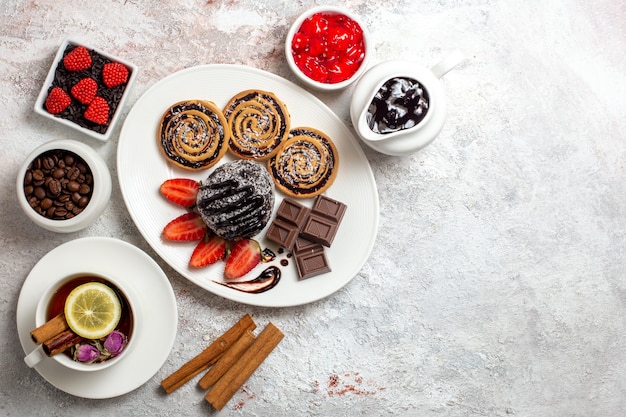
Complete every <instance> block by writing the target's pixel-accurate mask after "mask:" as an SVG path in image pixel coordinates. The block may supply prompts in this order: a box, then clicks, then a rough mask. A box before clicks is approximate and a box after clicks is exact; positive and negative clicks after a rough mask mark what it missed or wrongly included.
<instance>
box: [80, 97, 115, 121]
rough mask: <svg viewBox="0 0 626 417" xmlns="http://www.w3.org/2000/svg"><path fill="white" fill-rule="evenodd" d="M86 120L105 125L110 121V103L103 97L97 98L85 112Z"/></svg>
mask: <svg viewBox="0 0 626 417" xmlns="http://www.w3.org/2000/svg"><path fill="white" fill-rule="evenodd" d="M85 119H87V120H89V121H92V122H94V123H96V124H99V125H105V124H107V122H108V121H109V103H107V101H106V100H105V99H103V98H102V97H96V98H94V99H93V100H92V101H91V104H90V105H89V107H87V110H85Z"/></svg>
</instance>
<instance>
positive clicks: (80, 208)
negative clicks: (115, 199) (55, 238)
mask: <svg viewBox="0 0 626 417" xmlns="http://www.w3.org/2000/svg"><path fill="white" fill-rule="evenodd" d="M17 196H18V200H19V203H20V206H21V207H22V209H23V210H24V213H26V215H27V216H28V217H29V218H30V219H31V220H32V221H33V222H34V223H35V224H37V225H39V226H41V227H43V228H44V229H47V230H50V231H53V232H59V233H71V232H76V231H78V230H82V229H84V228H86V227H88V226H89V225H91V224H92V223H93V222H95V221H96V220H97V219H98V217H100V215H101V214H102V212H103V211H104V209H105V208H106V206H107V204H108V202H109V199H110V197H111V174H110V172H109V169H108V167H107V165H106V163H105V162H104V160H103V159H102V158H101V157H100V155H98V153H97V152H96V151H95V150H94V149H93V148H91V147H90V146H88V145H86V144H84V143H82V142H78V141H75V140H53V141H50V142H47V143H45V144H43V145H41V146H40V147H38V148H37V149H35V150H34V151H33V152H32V153H31V154H30V155H29V156H28V157H27V158H26V160H25V162H24V164H23V165H22V167H21V168H20V171H19V172H18V175H17Z"/></svg>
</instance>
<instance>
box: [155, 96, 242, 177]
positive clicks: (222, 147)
mask: <svg viewBox="0 0 626 417" xmlns="http://www.w3.org/2000/svg"><path fill="white" fill-rule="evenodd" d="M229 136H230V133H229V130H228V125H227V124H226V118H225V117H224V115H223V114H222V110H221V109H220V108H219V107H217V106H216V105H215V104H214V103H212V102H210V101H205V100H186V101H180V102H178V103H175V104H173V105H172V106H170V107H169V108H168V109H167V110H166V111H165V113H164V114H163V116H162V117H161V123H160V125H159V130H158V140H159V144H160V148H161V151H162V153H163V155H164V156H165V157H166V158H167V159H168V160H169V161H170V162H171V163H173V164H174V165H176V166H178V167H180V168H183V169H187V170H192V171H197V170H203V169H208V168H211V167H212V166H214V165H215V164H216V163H217V162H218V161H219V160H220V159H221V158H222V157H223V156H224V155H225V154H226V151H228V138H229Z"/></svg>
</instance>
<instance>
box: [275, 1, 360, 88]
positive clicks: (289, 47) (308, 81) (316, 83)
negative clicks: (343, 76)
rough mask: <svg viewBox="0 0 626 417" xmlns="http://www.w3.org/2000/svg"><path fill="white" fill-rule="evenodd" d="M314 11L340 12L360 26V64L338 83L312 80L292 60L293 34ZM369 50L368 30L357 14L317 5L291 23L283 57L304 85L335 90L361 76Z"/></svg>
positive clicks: (344, 86)
mask: <svg viewBox="0 0 626 417" xmlns="http://www.w3.org/2000/svg"><path fill="white" fill-rule="evenodd" d="M316 13H329V14H342V15H345V16H347V17H348V18H350V19H351V20H353V21H355V22H356V23H357V24H358V25H359V26H360V27H361V30H362V32H363V43H364V49H365V56H364V58H363V61H362V62H361V64H360V66H359V68H358V70H357V71H356V72H355V73H354V74H353V75H352V76H351V77H350V78H348V79H347V80H345V81H341V82H338V83H323V82H319V81H316V80H313V79H312V78H310V77H309V76H308V75H306V74H305V73H304V72H302V70H301V69H300V68H299V67H298V65H297V64H296V61H295V60H294V57H293V50H292V40H293V38H294V35H295V34H296V33H297V32H298V30H299V29H300V27H301V26H302V23H303V22H304V21H305V20H306V19H308V18H309V17H311V16H312V15H314V14H316ZM370 50H371V48H370V38H369V34H368V31H367V29H366V27H365V26H364V25H363V23H362V22H361V20H360V18H359V17H358V16H355V15H354V14H353V13H351V12H349V11H348V10H345V9H342V8H339V7H333V6H318V7H314V8H312V9H309V10H307V11H306V12H304V13H302V14H301V15H300V16H298V17H297V18H296V20H295V21H294V22H293V24H292V25H291V28H290V29H289V32H288V33H287V37H286V39H285V57H286V59H287V64H289V68H291V70H292V71H293V73H294V74H295V75H296V76H297V77H298V79H299V80H300V81H302V83H304V84H305V85H306V86H308V87H311V88H313V89H316V90H320V91H337V90H341V89H344V88H346V87H347V86H349V85H350V84H352V83H353V82H354V81H355V80H357V79H358V78H359V77H360V76H361V74H363V72H364V71H365V69H366V67H367V63H368V61H369V58H370V55H371V51H370Z"/></svg>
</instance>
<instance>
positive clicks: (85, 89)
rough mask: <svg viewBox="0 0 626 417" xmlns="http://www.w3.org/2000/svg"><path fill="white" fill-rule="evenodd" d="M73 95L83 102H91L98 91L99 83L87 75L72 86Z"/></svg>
mask: <svg viewBox="0 0 626 417" xmlns="http://www.w3.org/2000/svg"><path fill="white" fill-rule="evenodd" d="M71 91H72V95H73V96H74V97H76V100H78V101H80V102H81V103H83V104H89V103H91V101H92V100H93V99H94V97H95V96H96V93H97V92H98V83H97V82H96V80H94V79H93V78H90V77H85V78H83V79H81V80H80V81H79V82H77V83H76V84H74V86H73V87H72V90H71Z"/></svg>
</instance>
